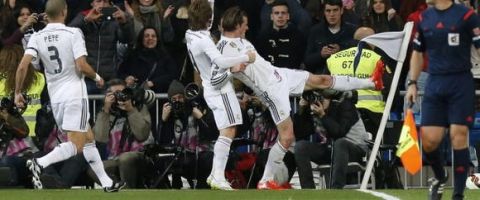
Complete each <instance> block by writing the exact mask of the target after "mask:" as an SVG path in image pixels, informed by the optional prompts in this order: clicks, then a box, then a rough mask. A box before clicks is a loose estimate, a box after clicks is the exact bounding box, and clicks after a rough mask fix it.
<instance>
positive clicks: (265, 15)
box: [260, 0, 312, 36]
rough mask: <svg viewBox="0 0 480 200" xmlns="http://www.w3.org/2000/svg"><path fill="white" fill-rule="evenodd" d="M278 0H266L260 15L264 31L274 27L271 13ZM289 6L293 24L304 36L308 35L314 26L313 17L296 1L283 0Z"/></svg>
mask: <svg viewBox="0 0 480 200" xmlns="http://www.w3.org/2000/svg"><path fill="white" fill-rule="evenodd" d="M275 1H276V0H265V4H264V5H263V7H262V10H261V13H260V20H261V29H260V31H263V30H265V29H268V28H270V27H272V20H271V15H272V14H271V13H273V12H272V7H273V5H274V4H273V3H274V2H275ZM282 1H284V3H286V4H287V5H288V10H289V15H291V17H292V18H291V23H292V24H293V25H294V26H296V27H297V28H298V30H300V32H301V33H302V34H303V35H305V36H306V35H308V32H309V30H310V26H311V24H312V21H311V17H310V15H309V14H308V12H307V11H306V10H305V9H304V8H303V7H302V6H301V4H300V3H299V2H298V1H296V0H282Z"/></svg>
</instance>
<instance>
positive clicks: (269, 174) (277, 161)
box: [257, 117, 295, 189]
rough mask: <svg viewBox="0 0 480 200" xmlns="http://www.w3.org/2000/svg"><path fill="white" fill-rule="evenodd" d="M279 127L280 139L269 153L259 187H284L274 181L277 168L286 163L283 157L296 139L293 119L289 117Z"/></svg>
mask: <svg viewBox="0 0 480 200" xmlns="http://www.w3.org/2000/svg"><path fill="white" fill-rule="evenodd" d="M277 129H278V137H279V139H278V141H277V142H276V143H275V144H274V145H273V146H272V148H271V149H270V152H269V153H268V159H267V163H266V165H265V171H264V172H263V176H262V179H260V182H259V183H258V185H257V188H258V189H284V187H283V186H282V185H279V184H278V183H277V182H275V181H274V174H275V172H276V170H278V169H279V166H280V165H285V164H284V162H283V158H284V157H285V154H286V153H287V151H288V149H289V148H290V146H291V144H292V143H293V142H294V141H295V135H294V134H293V122H292V119H291V118H290V117H288V118H287V119H285V120H284V121H282V122H281V123H280V124H278V125H277Z"/></svg>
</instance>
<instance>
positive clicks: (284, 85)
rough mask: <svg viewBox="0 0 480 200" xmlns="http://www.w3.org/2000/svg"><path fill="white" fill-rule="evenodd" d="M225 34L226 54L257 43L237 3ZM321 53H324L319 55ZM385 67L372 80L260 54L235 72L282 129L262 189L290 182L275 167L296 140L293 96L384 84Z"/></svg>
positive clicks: (218, 76) (217, 77)
mask: <svg viewBox="0 0 480 200" xmlns="http://www.w3.org/2000/svg"><path fill="white" fill-rule="evenodd" d="M221 24H222V29H223V35H222V37H221V39H220V41H219V42H218V43H217V46H218V49H219V50H220V52H222V54H223V55H226V56H235V55H241V54H243V53H244V52H246V51H255V48H254V47H253V45H252V44H251V43H250V42H249V41H247V40H245V39H243V38H244V37H245V32H246V31H247V30H248V19H247V15H246V13H245V12H244V11H242V10H240V9H239V8H238V7H233V8H230V9H228V10H226V11H225V13H224V15H223V17H222V22H221ZM319 56H320V55H319ZM382 72H383V68H379V69H376V72H375V74H374V75H373V76H372V80H369V79H357V78H350V77H346V76H329V75H313V74H310V73H309V72H307V71H303V70H292V69H286V68H278V67H275V66H273V65H272V64H271V63H270V62H268V61H266V60H265V59H263V58H262V57H261V56H260V55H257V57H256V60H255V62H254V63H252V64H249V65H248V66H247V67H246V69H245V70H244V71H242V72H239V73H235V74H233V77H235V78H237V79H239V80H240V81H242V82H243V83H245V85H247V86H248V87H250V88H251V89H252V90H253V91H254V92H255V95H256V96H258V97H260V99H261V100H262V101H263V103H265V104H266V105H267V107H268V108H269V110H270V114H271V115H272V119H273V120H274V122H275V124H276V125H277V129H278V131H279V140H278V142H277V143H276V144H275V145H274V146H273V147H272V148H271V150H270V152H269V156H268V160H267V164H266V166H265V172H264V174H263V177H262V179H261V180H260V182H259V183H258V185H257V188H259V189H282V188H285V187H287V186H282V185H279V184H278V183H276V182H275V181H274V173H275V170H276V169H278V168H279V165H282V164H283V157H284V156H285V153H286V152H287V151H288V149H289V148H290V147H291V145H292V143H293V142H294V141H295V136H294V134H293V123H292V120H291V118H290V110H291V108H290V101H289V96H299V95H301V94H302V93H303V91H306V90H312V89H329V88H331V89H335V90H340V91H347V90H354V89H364V88H377V89H381V88H383V82H382V81H381V77H382ZM212 75H213V78H212V83H216V84H217V85H216V86H218V87H220V86H221V85H222V84H224V83H223V82H222V80H226V79H228V76H230V75H229V74H227V73H225V72H224V70H223V69H220V68H218V67H215V68H214V71H213V72H212Z"/></svg>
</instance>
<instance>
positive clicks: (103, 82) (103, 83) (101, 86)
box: [96, 78, 105, 88]
mask: <svg viewBox="0 0 480 200" xmlns="http://www.w3.org/2000/svg"><path fill="white" fill-rule="evenodd" d="M96 83H97V87H98V88H103V86H104V85H105V81H104V80H103V78H100V80H99V81H97V82H96Z"/></svg>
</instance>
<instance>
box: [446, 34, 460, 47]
mask: <svg viewBox="0 0 480 200" xmlns="http://www.w3.org/2000/svg"><path fill="white" fill-rule="evenodd" d="M448 45H449V46H458V45H460V34H459V33H448Z"/></svg>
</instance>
